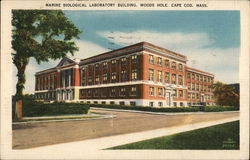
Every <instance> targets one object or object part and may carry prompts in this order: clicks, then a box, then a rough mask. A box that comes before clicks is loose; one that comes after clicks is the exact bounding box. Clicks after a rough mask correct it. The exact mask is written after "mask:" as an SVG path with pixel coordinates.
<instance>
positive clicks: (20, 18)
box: [12, 10, 81, 96]
mask: <svg viewBox="0 0 250 160" xmlns="http://www.w3.org/2000/svg"><path fill="white" fill-rule="evenodd" d="M12 27H13V28H12V48H13V50H14V52H13V53H12V59H13V63H14V65H15V66H16V68H17V71H18V73H17V77H18V82H17V85H16V96H22V94H23V89H24V84H25V81H26V80H25V69H26V66H27V65H28V63H29V59H30V58H31V57H33V58H34V59H35V60H36V61H37V63H38V64H40V63H41V62H43V61H49V59H60V58H62V57H64V56H66V54H68V53H71V54H72V55H73V53H74V52H75V51H77V50H78V47H77V46H76V45H75V43H74V42H73V41H72V40H73V39H74V38H79V37H78V36H79V34H80V33H81V32H80V30H79V29H78V28H77V27H76V26H75V25H74V24H73V23H72V22H71V21H70V20H68V19H67V17H65V15H64V13H63V12H62V11H59V10H13V11H12Z"/></svg>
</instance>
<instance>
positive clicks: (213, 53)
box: [97, 31, 240, 83]
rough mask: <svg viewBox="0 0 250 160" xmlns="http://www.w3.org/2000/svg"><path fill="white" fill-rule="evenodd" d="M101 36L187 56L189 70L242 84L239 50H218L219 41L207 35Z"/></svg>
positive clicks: (145, 33)
mask: <svg viewBox="0 0 250 160" xmlns="http://www.w3.org/2000/svg"><path fill="white" fill-rule="evenodd" d="M97 34H98V35H100V36H102V37H104V38H106V39H107V40H109V41H111V42H113V43H115V44H118V45H122V46H126V45H131V44H135V43H138V42H141V41H147V42H149V43H152V44H155V45H158V46H160V47H163V48H166V49H169V50H172V51H175V52H177V53H181V54H183V55H186V56H187V58H188V66H190V67H194V68H197V69H200V70H203V71H207V72H210V73H213V74H215V77H216V79H217V80H220V81H223V82H226V83H235V82H238V81H239V53H240V51H239V48H215V47H213V46H212V45H213V44H214V43H215V41H214V40H213V39H212V38H211V37H209V35H208V34H206V33H181V32H172V33H161V32H154V31H134V32H120V31H117V32H116V31H113V32H97Z"/></svg>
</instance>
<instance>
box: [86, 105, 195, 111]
mask: <svg viewBox="0 0 250 160" xmlns="http://www.w3.org/2000/svg"><path fill="white" fill-rule="evenodd" d="M90 106H91V107H101V108H111V109H124V110H138V111H148V112H198V111H199V108H196V107H171V108H154V107H144V106H126V105H107V104H106V105H104V104H91V105H90Z"/></svg>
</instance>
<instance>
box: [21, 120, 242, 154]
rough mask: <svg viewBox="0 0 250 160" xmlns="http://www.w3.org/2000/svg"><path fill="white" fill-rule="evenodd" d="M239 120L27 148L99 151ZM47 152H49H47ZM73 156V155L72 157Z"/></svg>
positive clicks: (35, 149)
mask: <svg viewBox="0 0 250 160" xmlns="http://www.w3.org/2000/svg"><path fill="white" fill-rule="evenodd" d="M236 120H239V117H234V118H227V119H223V120H216V121H210V122H203V123H196V124H192V125H183V126H179V127H169V128H162V129H156V130H151V131H143V132H137V133H129V134H123V135H117V136H110V137H103V138H96V139H90V140H84V141H78V142H70V143H63V144H56V145H50V146H45V147H37V148H32V149H26V150H27V151H32V152H39V153H46V152H48V151H49V152H59V151H60V152H69V151H70V149H74V148H81V149H82V150H80V152H81V151H83V150H84V151H90V152H92V151H97V150H103V149H107V148H110V147H114V146H118V145H124V144H128V143H132V142H137V141H142V140H146V139H152V138H156V137H161V136H167V135H171V134H175V133H180V132H186V131H190V130H195V129H199V128H204V127H209V126H213V125H217V124H222V123H226V122H232V121H236ZM46 154H47V153H46ZM71 158H73V157H71Z"/></svg>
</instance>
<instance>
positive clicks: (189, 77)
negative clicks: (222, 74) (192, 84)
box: [187, 73, 213, 82]
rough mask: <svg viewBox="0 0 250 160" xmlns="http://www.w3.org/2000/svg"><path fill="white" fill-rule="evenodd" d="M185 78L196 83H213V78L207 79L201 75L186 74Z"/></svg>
mask: <svg viewBox="0 0 250 160" xmlns="http://www.w3.org/2000/svg"><path fill="white" fill-rule="evenodd" d="M187 78H188V79H191V78H192V79H193V80H197V81H202V82H203V81H204V82H213V78H212V77H208V76H203V75H199V74H194V73H188V74H187Z"/></svg>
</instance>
